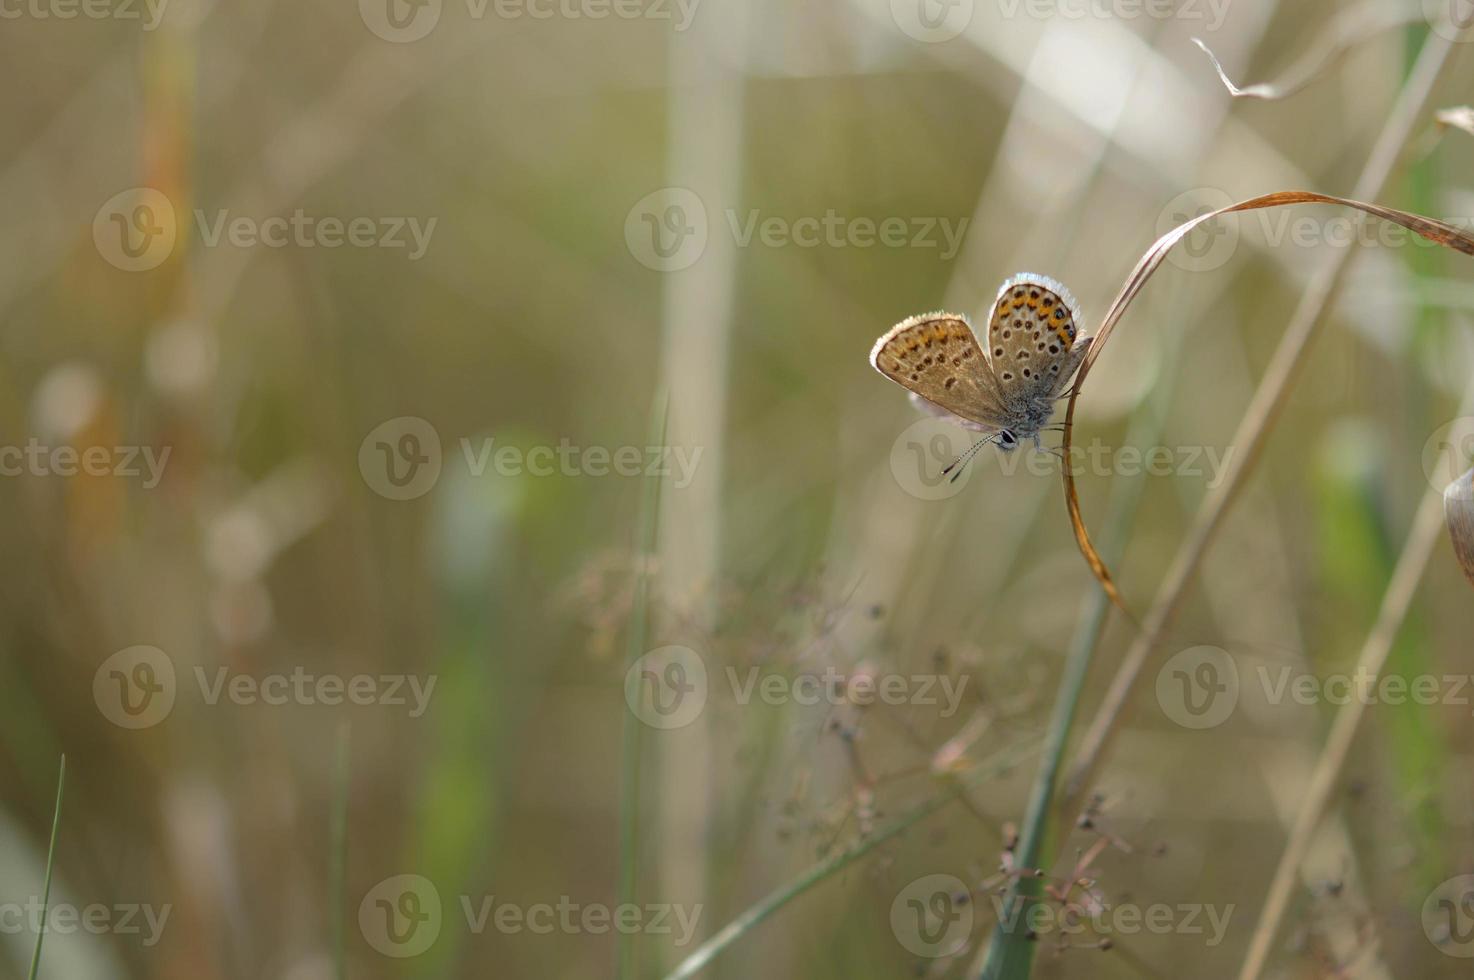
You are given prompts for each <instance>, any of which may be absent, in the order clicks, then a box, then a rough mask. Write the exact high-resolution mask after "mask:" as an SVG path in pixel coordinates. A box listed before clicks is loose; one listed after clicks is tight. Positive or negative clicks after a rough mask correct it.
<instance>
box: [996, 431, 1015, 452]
mask: <svg viewBox="0 0 1474 980" xmlns="http://www.w3.org/2000/svg"><path fill="white" fill-rule="evenodd" d="M998 444H999V445H1000V446H1002V447H1003V448H1004V449H1012V448H1013V447H1014V446H1016V445H1018V440H1017V439H1015V438H1014V437H1013V433H1012V432H1009V431H1008V430H1007V429H1004V430H1003V431H1002V432H1000V433H998Z"/></svg>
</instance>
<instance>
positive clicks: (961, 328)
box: [870, 312, 1008, 430]
mask: <svg viewBox="0 0 1474 980" xmlns="http://www.w3.org/2000/svg"><path fill="white" fill-rule="evenodd" d="M870 363H871V365H873V366H874V367H875V369H876V370H877V371H879V372H880V373H881V374H883V375H885V376H886V377H887V378H890V379H891V380H892V381H894V382H896V383H897V384H899V385H901V386H902V387H903V388H906V389H907V390H909V391H911V392H912V394H914V395H916V396H918V397H920V398H922V399H925V400H926V401H927V402H930V403H931V404H933V405H935V406H937V407H938V408H940V409H941V410H942V411H944V412H947V413H950V414H952V415H955V416H958V417H959V418H961V419H963V420H965V421H967V422H971V423H974V424H973V425H972V426H970V427H971V428H984V429H989V430H992V429H999V428H1002V427H1003V426H1004V425H1006V424H1007V422H1008V415H1007V413H1006V412H1005V410H1004V406H1003V401H1002V397H1001V393H1000V391H999V386H998V382H997V380H996V379H995V378H994V377H993V373H992V371H991V370H990V368H989V364H988V359H987V358H986V357H985V356H984V355H983V350H982V348H981V347H980V346H979V345H978V340H977V336H976V335H975V334H974V333H973V330H972V325H971V324H970V323H969V322H968V320H967V318H966V317H965V316H960V315H958V314H955V313H941V312H938V313H924V314H922V315H920V316H913V317H910V318H908V319H906V320H902V321H901V322H900V323H898V324H896V325H895V326H894V327H892V328H891V329H890V330H889V331H887V332H886V334H885V336H883V337H881V338H880V339H879V340H877V341H876V342H875V347H874V348H873V349H872V350H871V351H870ZM934 414H935V413H934Z"/></svg>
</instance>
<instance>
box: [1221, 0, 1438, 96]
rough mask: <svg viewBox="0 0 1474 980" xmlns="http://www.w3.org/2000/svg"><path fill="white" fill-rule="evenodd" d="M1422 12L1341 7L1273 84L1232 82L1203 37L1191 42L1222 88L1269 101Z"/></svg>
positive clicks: (1376, 3) (1377, 2) (1371, 4)
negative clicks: (1339, 11) (1196, 47)
mask: <svg viewBox="0 0 1474 980" xmlns="http://www.w3.org/2000/svg"><path fill="white" fill-rule="evenodd" d="M1422 16H1423V13H1422V11H1421V10H1419V9H1417V8H1407V9H1401V10H1399V9H1393V10H1388V9H1387V6H1386V4H1385V3H1384V2H1383V0H1368V2H1366V3H1362V4H1360V5H1359V6H1356V7H1353V8H1351V9H1350V10H1346V11H1343V12H1342V13H1340V14H1338V15H1337V16H1335V17H1333V18H1332V19H1331V21H1330V23H1328V24H1327V25H1326V27H1325V30H1323V31H1322V32H1321V34H1320V36H1319V37H1317V38H1316V40H1315V42H1314V43H1313V44H1311V45H1310V46H1309V47H1308V48H1306V49H1305V53H1304V54H1303V55H1301V56H1300V57H1299V58H1298V59H1296V61H1295V63H1294V64H1292V65H1291V66H1290V67H1289V68H1287V69H1286V70H1285V72H1284V74H1283V75H1282V76H1280V79H1279V81H1278V82H1274V83H1272V84H1271V83H1268V82H1261V83H1260V84H1257V85H1245V86H1242V87H1240V86H1238V85H1235V84H1234V83H1233V81H1232V79H1230V78H1229V77H1228V74H1227V72H1225V71H1224V70H1223V65H1222V64H1221V63H1220V62H1219V61H1218V56H1217V55H1215V54H1214V53H1213V52H1212V50H1211V49H1209V47H1208V45H1207V44H1206V43H1204V42H1203V40H1202V38H1196V37H1195V38H1193V39H1192V42H1193V43H1194V44H1196V45H1197V46H1198V47H1199V48H1202V49H1203V53H1204V54H1206V55H1207V56H1208V60H1209V61H1211V62H1213V70H1214V71H1216V72H1217V73H1218V78H1219V79H1220V80H1221V81H1222V82H1223V86H1224V88H1226V89H1228V93H1229V94H1230V95H1232V96H1233V97H1234V98H1236V99H1263V100H1264V101H1266V102H1272V101H1274V100H1275V99H1283V98H1286V97H1287V96H1291V95H1294V94H1295V93H1296V92H1298V91H1300V90H1301V89H1302V88H1304V87H1305V86H1306V85H1309V84H1310V83H1311V82H1312V81H1314V80H1315V77H1316V76H1317V75H1319V74H1320V73H1321V72H1322V71H1323V70H1325V69H1326V68H1327V67H1329V66H1330V64H1331V62H1333V61H1335V60H1336V59H1337V58H1338V57H1340V56H1341V55H1343V54H1345V53H1346V52H1347V51H1348V50H1350V49H1351V48H1353V47H1355V46H1356V45H1358V44H1360V43H1362V42H1363V41H1366V40H1368V39H1370V38H1372V37H1375V36H1376V35H1378V34H1381V33H1382V32H1383V31H1387V30H1390V29H1392V28H1394V27H1401V26H1402V25H1404V24H1409V23H1412V22H1413V21H1415V20H1419V19H1421V17H1422Z"/></svg>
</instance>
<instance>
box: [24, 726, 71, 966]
mask: <svg viewBox="0 0 1474 980" xmlns="http://www.w3.org/2000/svg"><path fill="white" fill-rule="evenodd" d="M66 784H67V757H66V756H65V755H63V756H62V757H61V772H60V773H59V774H58V775H57V777H56V809H55V810H54V811H53V812H52V814H51V844H50V845H49V846H48V847H47V848H46V885H45V888H44V890H43V891H42V892H41V929H40V931H39V932H37V933H36V951H35V952H34V953H32V954H31V972H30V973H28V974H26V978H27V980H36V972H37V971H38V970H40V969H41V941H42V940H43V939H45V938H46V916H47V913H48V911H49V910H50V908H51V869H52V868H53V867H54V866H55V862H56V832H57V829H58V828H60V827H61V796H62V790H63V789H65V788H66Z"/></svg>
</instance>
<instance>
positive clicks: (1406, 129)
mask: <svg viewBox="0 0 1474 980" xmlns="http://www.w3.org/2000/svg"><path fill="white" fill-rule="evenodd" d="M1453 48H1454V42H1453V41H1450V40H1449V39H1447V38H1445V37H1443V36H1441V35H1439V34H1437V33H1432V32H1430V34H1429V36H1428V38H1427V40H1426V41H1425V42H1424V44H1423V47H1422V50H1421V51H1420V52H1419V54H1418V59H1417V61H1416V63H1415V64H1414V65H1413V69H1412V71H1411V72H1410V73H1409V75H1408V79H1407V81H1406V82H1405V83H1404V84H1403V87H1402V91H1401V92H1400V93H1399V94H1398V98H1397V102H1396V104H1395V105H1394V107H1393V109H1392V112H1391V114H1390V115H1389V117H1388V120H1387V125H1386V126H1384V127H1383V129H1382V132H1381V135H1380V136H1379V137H1378V139H1377V142H1376V144H1375V145H1374V146H1373V148H1372V152H1371V154H1370V156H1369V158H1368V160H1367V164H1366V166H1365V167H1364V168H1363V170H1362V174H1361V177H1360V178H1359V179H1358V180H1357V182H1356V188H1355V190H1354V191H1353V192H1352V197H1354V198H1355V199H1357V200H1362V201H1366V200H1376V199H1377V198H1378V197H1380V196H1381V194H1382V191H1383V189H1384V188H1385V187H1386V185H1387V182H1388V180H1389V179H1390V178H1391V176H1392V173H1393V170H1394V169H1395V167H1396V165H1397V163H1398V161H1399V159H1400V158H1401V156H1402V153H1403V148H1404V146H1405V145H1406V144H1407V142H1408V140H1409V138H1410V137H1411V136H1412V135H1413V133H1414V131H1415V130H1416V128H1417V127H1418V126H1419V125H1420V124H1421V121H1422V120H1423V117H1424V116H1425V114H1426V109H1427V107H1428V103H1429V99H1430V97H1431V95H1432V92H1433V88H1434V84H1435V83H1436V82H1437V80H1438V77H1439V75H1440V74H1441V73H1442V71H1443V68H1444V66H1445V65H1446V64H1447V62H1448V59H1449V55H1450V53H1451V52H1452V50H1453ZM1351 257H1352V250H1351V249H1342V250H1340V251H1338V252H1337V253H1336V254H1335V255H1334V256H1332V257H1331V259H1330V260H1329V261H1328V262H1327V264H1326V265H1325V266H1323V267H1322V268H1321V270H1320V271H1319V272H1318V273H1317V274H1316V276H1315V278H1314V279H1313V280H1312V282H1311V283H1310V286H1309V287H1308V288H1307V290H1306V292H1305V294H1304V296H1302V297H1301V301H1300V304H1299V306H1298V307H1297V308H1296V310H1295V313H1294V316H1293V317H1292V318H1291V320H1290V324H1289V326H1288V327H1287V328H1286V329H1285V334H1284V336H1283V338H1282V339H1281V340H1280V344H1279V346H1278V347H1277V348H1276V349H1275V352H1274V357H1273V358H1272V360H1271V361H1270V364H1269V367H1268V368H1267V370H1266V371H1265V375H1264V379H1263V380H1262V381H1261V382H1260V384H1259V387H1258V389H1256V390H1255V392H1254V397H1253V398H1252V399H1251V401H1250V403H1249V407H1248V408H1247V409H1246V410H1245V413H1244V417H1243V419H1242V420H1241V421H1240V423H1239V426H1238V429H1237V431H1236V432H1235V433H1234V437H1233V441H1232V442H1231V443H1230V444H1231V445H1234V446H1237V447H1239V451H1238V452H1237V453H1236V454H1235V455H1234V457H1233V458H1232V461H1231V462H1230V463H1229V464H1228V466H1227V469H1226V473H1225V476H1224V479H1223V481H1222V482H1221V483H1220V484H1219V485H1218V486H1217V487H1216V488H1214V489H1213V490H1210V491H1209V493H1208V496H1207V498H1206V499H1205V500H1204V501H1203V506H1202V509H1201V510H1200V511H1199V512H1198V514H1197V516H1196V518H1195V519H1194V520H1193V524H1192V527H1191V528H1190V529H1189V531H1188V534H1187V537H1186V538H1185V539H1184V541H1183V543H1182V545H1181V546H1180V547H1179V548H1178V551H1177V554H1176V556H1175V557H1174V559H1173V562H1172V566H1171V568H1170V569H1169V571H1168V573H1167V575H1166V577H1165V578H1164V579H1163V581H1162V584H1161V586H1160V588H1159V589H1158V591H1157V595H1156V597H1155V598H1154V599H1153V601H1152V605H1151V607H1150V609H1149V610H1148V612H1147V615H1146V617H1145V619H1144V620H1143V622H1142V626H1141V630H1140V631H1139V633H1138V634H1137V636H1136V639H1135V640H1134V641H1133V643H1132V644H1131V647H1130V648H1129V649H1128V651H1127V653H1126V656H1125V658H1124V659H1123V661H1122V663H1121V666H1120V668H1118V670H1117V672H1116V676H1115V677H1114V678H1113V679H1112V681H1111V686H1110V688H1109V690H1108V691H1107V692H1106V695H1105V698H1104V700H1103V702H1102V704H1101V706H1100V708H1099V709H1098V710H1097V712H1096V715H1095V719H1094V721H1093V722H1092V724H1091V726H1090V729H1089V731H1088V732H1087V734H1086V736H1085V741H1084V743H1083V744H1082V745H1081V748H1080V752H1079V755H1078V756H1077V759H1076V762H1075V765H1074V766H1073V768H1072V769H1071V772H1070V776H1069V779H1068V781H1067V783H1066V785H1065V792H1064V798H1063V800H1062V802H1063V804H1064V806H1065V807H1066V808H1067V809H1069V810H1071V811H1072V812H1073V810H1074V809H1076V808H1077V807H1078V805H1079V803H1080V801H1081V800H1082V799H1083V797H1084V793H1085V790H1086V788H1087V787H1088V786H1089V785H1090V782H1091V781H1092V780H1093V779H1094V777H1095V774H1096V771H1097V769H1098V767H1099V766H1100V763H1101V760H1102V758H1103V757H1104V755H1105V752H1106V751H1107V749H1108V748H1109V746H1110V743H1111V741H1112V739H1113V738H1114V735H1115V733H1116V731H1117V729H1118V727H1119V723H1120V720H1121V716H1122V712H1123V709H1124V708H1125V705H1126V700H1127V698H1128V697H1129V696H1130V694H1131V691H1132V689H1133V688H1134V686H1135V683H1136V680H1137V678H1138V677H1139V676H1140V674H1141V671H1142V668H1143V667H1144V666H1145V664H1146V661H1147V659H1148V658H1149V657H1150V656H1151V654H1152V653H1153V652H1155V650H1156V648H1157V646H1158V645H1159V644H1160V643H1161V641H1162V638H1163V637H1164V636H1165V635H1166V632H1167V630H1168V629H1169V628H1170V626H1171V624H1172V622H1173V620H1174V619H1175V618H1176V615H1177V612H1178V610H1179V608H1180V607H1181V604H1182V600H1183V599H1184V597H1185V596H1186V593H1187V588H1188V586H1189V585H1190V584H1191V582H1192V580H1193V578H1194V577H1195V575H1196V574H1197V570H1198V567H1199V566H1200V565H1201V564H1202V561H1203V558H1204V556H1205V555H1206V554H1207V551H1208V548H1209V546H1210V545H1211V544H1212V541H1213V538H1214V536H1215V534H1216V533H1217V531H1218V529H1219V527H1220V526H1221V525H1222V523H1223V520H1224V518H1225V517H1226V516H1227V514H1228V510H1229V508H1230V507H1232V506H1233V504H1234V502H1235V501H1236V500H1237V499H1238V495H1239V492H1240V491H1241V490H1242V489H1243V486H1244V484H1245V482H1246V481H1247V479H1248V476H1249V474H1250V473H1252V472H1253V469H1254V465H1255V463H1257V462H1258V458H1259V455H1260V453H1261V451H1262V450H1263V447H1264V443H1265V440H1266V439H1267V438H1268V436H1269V432H1270V430H1271V429H1272V428H1273V425H1274V422H1275V421H1276V419H1277V418H1278V416H1279V410H1280V408H1281V407H1282V406H1283V404H1284V401H1285V399H1286V397H1287V396H1288V394H1289V391H1290V386H1291V383H1292V382H1293V381H1294V379H1295V377H1296V375H1297V373H1298V371H1299V368H1300V367H1301V365H1302V364H1303V363H1304V361H1305V357H1306V354H1307V352H1308V350H1309V345H1310V342H1311V341H1312V340H1313V339H1314V338H1315V336H1316V334H1317V332H1318V328H1319V327H1320V324H1321V322H1322V321H1323V319H1324V314H1325V311H1326V308H1327V306H1328V305H1329V303H1330V300H1331V298H1332V297H1333V296H1334V295H1335V293H1336V290H1337V288H1338V287H1339V286H1340V285H1341V282H1342V280H1343V278H1344V276H1345V274H1346V271H1347V268H1348V265H1349V263H1350V261H1351Z"/></svg>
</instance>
